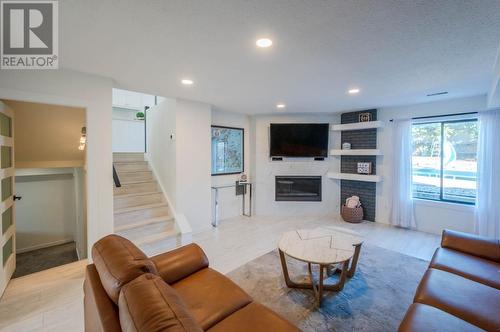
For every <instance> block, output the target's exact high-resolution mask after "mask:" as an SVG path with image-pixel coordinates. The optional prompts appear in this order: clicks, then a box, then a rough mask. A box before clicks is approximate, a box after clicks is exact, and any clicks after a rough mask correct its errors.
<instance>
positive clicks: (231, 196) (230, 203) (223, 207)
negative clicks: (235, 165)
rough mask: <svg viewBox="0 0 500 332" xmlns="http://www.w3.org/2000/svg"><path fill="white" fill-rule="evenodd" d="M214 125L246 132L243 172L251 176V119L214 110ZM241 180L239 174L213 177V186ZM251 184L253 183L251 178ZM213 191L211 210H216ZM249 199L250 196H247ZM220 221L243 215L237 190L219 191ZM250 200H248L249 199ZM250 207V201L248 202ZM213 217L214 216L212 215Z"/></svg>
mask: <svg viewBox="0 0 500 332" xmlns="http://www.w3.org/2000/svg"><path fill="white" fill-rule="evenodd" d="M212 125H217V126H226V127H236V128H243V130H244V145H245V146H244V170H243V172H244V173H245V174H246V175H247V176H249V175H250V152H251V142H250V117H249V116H248V115H246V114H241V113H233V112H224V111H219V110H212ZM239 178H240V175H239V174H231V175H217V176H212V186H218V185H226V184H234V182H235V181H237V180H238V179H239ZM249 180H250V182H251V181H252V179H251V178H249ZM214 193H215V192H214V191H212V195H211V197H212V203H211V204H212V205H211V209H212V211H213V210H214V204H215V201H214V200H215V196H214ZM247 197H248V196H247ZM218 199H219V220H224V219H227V218H232V217H236V216H240V215H241V199H242V198H241V196H236V195H235V188H226V189H220V190H219V197H218ZM247 199H248V198H247ZM247 207H248V201H247ZM211 217H213V216H212V214H211Z"/></svg>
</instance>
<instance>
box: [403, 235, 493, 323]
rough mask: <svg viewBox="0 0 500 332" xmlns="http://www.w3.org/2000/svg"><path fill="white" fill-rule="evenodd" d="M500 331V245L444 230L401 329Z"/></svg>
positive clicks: (481, 238) (491, 240)
mask: <svg viewBox="0 0 500 332" xmlns="http://www.w3.org/2000/svg"><path fill="white" fill-rule="evenodd" d="M482 330H487V331H500V241H499V240H494V239H487V238H483V237H479V236H475V235H470V234H465V233H459V232H454V231H449V230H445V231H443V236H442V240H441V248H438V249H437V250H436V252H435V253H434V257H433V258H432V261H431V263H430V264H429V268H428V270H427V271H426V272H425V274H424V276H423V278H422V280H421V281H420V285H419V286H418V288H417V291H416V294H415V298H414V303H413V304H412V305H411V306H410V308H409V309H408V311H407V312H406V315H405V317H404V319H403V321H402V322H401V325H400V327H399V331H400V332H407V331H415V332H416V331H422V332H424V331H425V332H429V331H442V332H447V331H449V332H451V331H453V332H455V331H482Z"/></svg>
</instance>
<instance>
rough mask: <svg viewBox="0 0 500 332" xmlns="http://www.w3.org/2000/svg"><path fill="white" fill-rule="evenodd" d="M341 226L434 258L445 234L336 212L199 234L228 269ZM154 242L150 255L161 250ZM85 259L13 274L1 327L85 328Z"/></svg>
mask: <svg viewBox="0 0 500 332" xmlns="http://www.w3.org/2000/svg"><path fill="white" fill-rule="evenodd" d="M321 225H337V226H339V225H341V226H343V227H347V228H350V229H354V230H356V231H358V232H360V233H361V234H362V235H364V236H365V238H366V241H367V242H368V243H371V244H374V245H377V246H380V247H383V248H386V249H390V250H395V251H398V252H401V253H403V254H407V255H411V256H415V257H418V258H422V259H427V260H428V259H430V258H431V256H432V254H433V252H434V250H435V248H436V247H438V246H439V241H440V237H439V236H437V235H433V234H427V233H422V232H417V231H410V230H404V229H400V228H394V227H391V226H387V225H383V224H378V223H370V222H366V223H363V224H348V223H344V222H342V221H339V220H338V219H337V218H336V217H322V218H318V217H306V218H303V217H302V218H282V217H252V218H243V217H242V218H236V219H233V220H227V221H222V222H221V225H220V226H219V227H218V228H217V229H209V230H206V231H203V232H200V233H198V234H194V235H193V241H194V242H196V243H198V244H199V245H200V246H201V247H202V248H203V249H204V250H205V252H206V253H207V256H208V257H209V259H210V265H211V266H212V267H213V268H214V269H217V270H219V271H220V272H222V273H227V272H229V271H231V270H233V269H235V268H237V267H239V266H241V265H243V264H245V263H247V262H249V261H251V260H253V259H255V258H257V257H259V256H261V255H263V254H265V253H267V252H269V251H271V250H273V249H275V248H276V244H277V242H278V239H279V237H280V234H282V233H283V232H285V231H287V230H292V229H296V228H309V227H316V226H321ZM161 250H162V248H161V246H157V247H152V248H150V249H149V250H148V253H149V254H153V253H156V252H160V251H161ZM86 264H87V262H86V261H85V260H84V261H79V262H75V263H71V264H68V265H64V266H60V267H56V268H53V269H50V270H46V271H42V272H38V273H35V274H32V275H28V276H25V277H21V278H17V279H13V280H12V281H11V282H10V284H9V286H8V287H7V290H6V291H5V293H4V295H3V297H2V298H1V300H0V331H23V332H25V331H65V332H66V331H83V330H84V325H83V291H82V285H83V278H84V267H85V265H86Z"/></svg>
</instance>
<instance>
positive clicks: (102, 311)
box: [83, 264, 121, 332]
mask: <svg viewBox="0 0 500 332" xmlns="http://www.w3.org/2000/svg"><path fill="white" fill-rule="evenodd" d="M83 294H84V296H83V305H84V310H85V329H86V331H99V332H120V331H121V328H120V321H119V319H118V307H117V306H116V305H115V304H114V303H113V301H111V299H110V298H109V296H108V294H107V293H106V291H105V290H104V288H103V287H102V284H101V280H100V279H99V274H98V273H97V270H96V268H95V265H94V264H90V265H87V267H86V269H85V281H84V282H83Z"/></svg>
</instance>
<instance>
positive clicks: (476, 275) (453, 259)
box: [430, 248, 500, 289]
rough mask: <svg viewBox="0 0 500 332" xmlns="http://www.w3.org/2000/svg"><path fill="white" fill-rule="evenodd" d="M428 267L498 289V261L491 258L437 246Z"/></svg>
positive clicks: (499, 278)
mask: <svg viewBox="0 0 500 332" xmlns="http://www.w3.org/2000/svg"><path fill="white" fill-rule="evenodd" d="M430 267H432V268H435V269H439V270H443V271H448V272H451V273H455V274H458V275H461V276H462V277H465V278H467V279H471V280H474V281H477V282H480V283H483V284H485V285H488V286H491V287H495V288H496V289H500V263H497V262H494V261H491V260H487V259H483V258H479V257H477V256H472V255H469V254H466V253H463V252H460V251H456V250H452V249H447V248H438V249H437V250H436V252H435V253H434V256H433V257H432V261H431V264H430Z"/></svg>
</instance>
